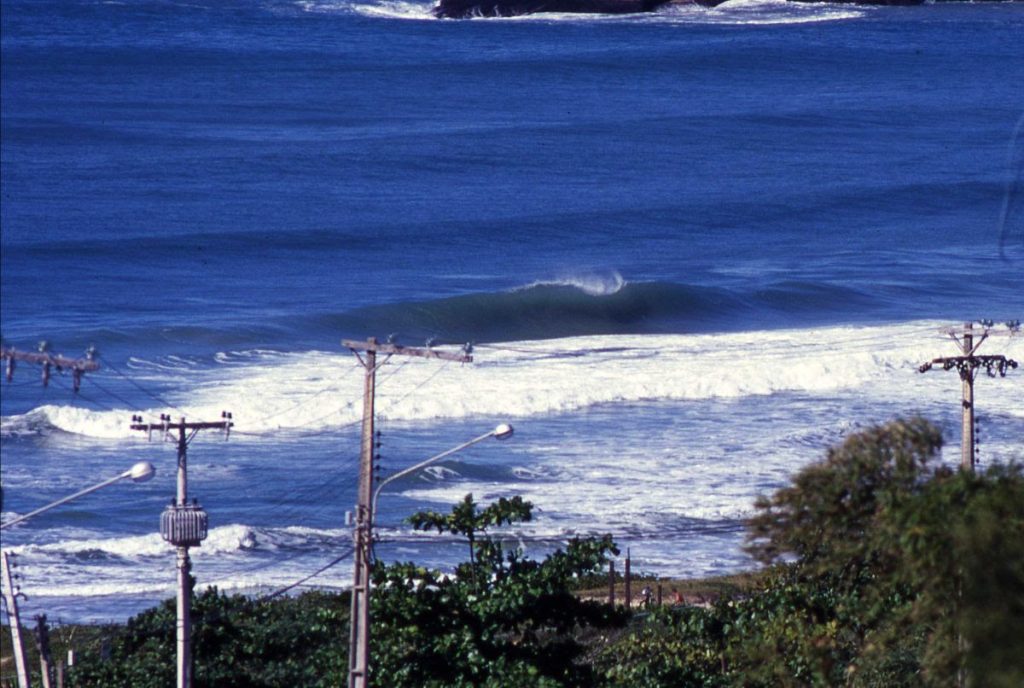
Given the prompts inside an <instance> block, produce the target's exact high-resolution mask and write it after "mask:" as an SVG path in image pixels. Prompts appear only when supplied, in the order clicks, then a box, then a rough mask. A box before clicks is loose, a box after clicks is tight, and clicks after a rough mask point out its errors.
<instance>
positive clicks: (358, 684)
mask: <svg viewBox="0 0 1024 688" xmlns="http://www.w3.org/2000/svg"><path fill="white" fill-rule="evenodd" d="M512 432H513V431H512V426H511V425H509V424H508V423H502V424H501V425H498V426H497V427H496V428H494V429H493V430H491V431H490V432H485V433H484V434H482V435H480V436H479V437H474V438H473V439H471V440H469V441H468V442H463V443H462V444H460V445H458V446H455V447H452V448H451V449H448V450H446V451H443V452H441V453H440V454H435V455H434V456H431V457H430V458H429V459H425V460H423V461H420V462H419V463H418V464H416V465H414V466H410V467H409V468H406V469H405V470H401V471H399V472H398V473H395V474H394V475H391V476H388V478H386V479H385V480H382V481H381V482H380V484H379V485H378V486H377V489H376V490H374V492H373V497H372V499H371V500H370V504H369V518H368V521H367V525H368V528H367V530H368V532H367V533H366V534H367V535H368V538H367V542H372V541H373V525H374V521H375V519H376V515H377V498H378V497H380V492H381V490H382V489H383V488H384V486H385V485H387V484H388V483H390V482H393V481H395V480H398V479H399V478H401V477H403V476H406V475H409V474H410V473H414V472H416V471H418V470H420V469H421V468H425V467H426V466H429V465H430V464H432V463H435V462H437V461H440V460H441V459H443V458H445V457H448V456H451V455H452V454H455V453H456V452H460V451H462V450H463V449H466V448H467V447H472V446H473V445H474V444H477V443H478V442H483V441H484V440H487V439H490V438H492V437H494V438H495V439H499V440H504V439H508V438H509V437H511V436H512ZM356 527H357V528H359V527H360V526H356ZM357 533H358V531H357ZM360 580H362V581H364V584H365V586H366V593H365V595H364V596H365V597H366V599H365V600H364V603H363V604H360V605H357V604H356V595H355V593H354V592H353V595H352V599H353V604H352V621H351V624H350V634H349V647H348V652H349V655H348V656H349V678H348V685H349V688H367V687H368V686H369V673H370V671H369V669H370V604H369V592H370V562H369V559H368V558H364V559H363V560H362V561H361V562H357V564H356V567H355V569H354V571H353V589H355V587H356V586H357V584H358V581H360Z"/></svg>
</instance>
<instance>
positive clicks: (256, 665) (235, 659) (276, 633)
mask: <svg viewBox="0 0 1024 688" xmlns="http://www.w3.org/2000/svg"><path fill="white" fill-rule="evenodd" d="M347 600H348V596H347V595H346V596H344V597H343V596H340V595H333V594H326V593H307V594H305V595H302V596H301V597H296V598H284V599H279V600H273V601H267V600H258V599H250V598H247V597H243V596H241V595H232V596H228V595H224V594H222V593H220V592H218V591H217V590H216V589H215V588H214V589H209V590H206V591H205V592H203V593H200V594H199V595H196V596H195V597H194V598H193V604H192V626H193V637H192V653H193V657H194V660H195V665H194V673H193V676H194V679H195V685H197V686H217V687H218V688H234V687H238V688H242V687H246V686H251V687H254V688H255V687H263V686H266V687H267V688H270V687H271V686H311V687H313V686H324V687H326V686H337V685H341V684H343V683H344V681H345V677H346V675H347V671H348V662H347V658H346V656H345V650H346V649H347V648H346V647H344V645H345V644H344V643H343V642H342V641H341V640H340V639H341V638H343V637H344V636H345V635H346V634H347V629H348V602H347ZM175 628H176V607H175V602H174V600H168V601H166V602H164V603H163V604H162V605H160V606H159V607H155V608H153V609H150V610H147V611H145V612H143V613H142V614H139V615H138V616H136V617H133V618H132V619H130V620H129V621H128V623H127V625H126V626H125V627H124V628H123V629H122V631H121V633H120V634H119V635H118V636H116V637H115V638H114V640H113V642H112V643H110V645H109V647H108V648H107V650H108V651H107V652H96V651H93V652H87V653H84V654H80V655H79V656H78V657H77V658H76V664H75V669H74V670H73V671H71V672H69V679H70V680H69V684H70V685H72V686H82V687H85V686H97V687H101V686H102V687H103V688H121V687H123V688H150V687H152V688H158V687H159V688H163V687H165V686H170V685H174V682H175V671H176V669H175V667H176V663H175V658H176V656H177V647H176V640H175Z"/></svg>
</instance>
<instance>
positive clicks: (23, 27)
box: [0, 0, 1024, 622]
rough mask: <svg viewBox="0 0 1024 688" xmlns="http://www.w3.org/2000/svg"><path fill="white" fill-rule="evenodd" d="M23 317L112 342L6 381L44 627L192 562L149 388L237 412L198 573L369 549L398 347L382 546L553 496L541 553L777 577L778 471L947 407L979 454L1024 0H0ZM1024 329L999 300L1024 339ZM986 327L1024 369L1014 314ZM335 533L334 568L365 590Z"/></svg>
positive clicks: (198, 465) (78, 616)
mask: <svg viewBox="0 0 1024 688" xmlns="http://www.w3.org/2000/svg"><path fill="white" fill-rule="evenodd" d="M0 15H2V17H0V18H2V64H0V87H2V106H0V107H2V131H0V135H2V138H0V153H2V164H0V186H2V189H0V200H2V204H0V221H2V225H0V226H2V242H0V247H2V259H0V263H2V264H0V267H2V273H0V289H2V293H0V296H2V314H0V325H2V334H3V337H4V346H5V347H16V348H17V349H18V350H21V351H33V350H35V349H36V347H37V345H38V343H39V342H40V341H41V340H46V341H48V342H49V343H50V346H51V349H52V350H53V351H55V352H59V353H62V354H64V355H66V356H71V357H75V356H80V355H83V352H84V351H85V350H86V348H87V347H89V346H91V345H92V346H95V347H96V348H97V349H98V351H99V355H98V358H97V362H98V363H99V365H100V369H99V370H98V371H95V372H90V373H87V374H86V375H85V376H84V378H83V381H82V387H81V391H80V392H79V393H78V394H75V393H74V392H73V390H72V383H71V379H70V376H69V375H67V374H66V371H65V374H59V373H57V372H55V373H54V377H53V379H52V380H51V382H50V384H49V386H47V387H43V385H42V383H41V380H40V379H39V370H38V367H34V366H32V365H29V364H24V363H23V364H21V365H19V366H18V367H17V368H16V369H15V371H14V374H13V378H12V380H11V381H10V382H6V381H5V382H3V383H2V384H0V392H2V396H0V402H2V423H0V449H2V482H3V495H4V500H3V518H4V519H5V520H6V519H8V518H14V517H16V516H17V515H19V514H25V513H27V512H29V511H31V510H32V509H34V508H36V507H38V506H41V505H43V504H46V503H48V502H50V501H53V500H56V499H59V498H61V497H63V496H65V495H68V494H70V493H73V492H75V491H77V490H79V489H81V488H83V487H86V486H88V485H91V484H93V483H96V482H99V481H100V480H103V479H105V478H107V477H111V476H113V475H116V474H118V473H120V472H122V471H124V470H126V469H127V468H128V467H130V466H131V465H132V464H133V463H135V462H136V461H140V460H146V461H151V462H152V463H153V464H154V465H155V466H156V468H157V476H156V478H155V479H153V480H151V481H149V482H147V483H143V484H138V485H133V484H130V483H118V484H116V485H113V486H110V487H108V488H105V489H103V490H102V491H99V492H97V493H95V494H92V495H89V496H86V497H83V498H82V499H80V500H78V501H76V502H72V503H71V504H68V505H65V506H63V507H61V508H58V509H54V510H53V511H50V512H48V513H46V514H44V515H41V516H38V517H36V518H34V519H32V520H30V521H27V522H26V523H24V524H22V525H19V526H15V527H12V528H10V529H8V530H5V531H4V532H3V547H4V550H5V551H7V552H10V553H13V554H14V555H15V556H16V561H17V563H18V565H19V568H18V572H19V574H20V575H21V579H20V580H19V584H20V586H21V590H22V592H24V593H25V595H26V596H27V600H24V601H23V602H22V612H23V614H24V615H25V616H26V617H30V616H31V615H33V614H41V613H45V614H47V615H48V616H49V617H50V619H51V620H62V621H65V622H68V621H77V622H91V621H104V620H114V621H117V620H124V619H126V618H127V617H128V616H130V615H132V614H134V613H137V612H138V611H140V610H142V609H145V608H147V607H149V606H152V605H154V604H156V603H157V602H159V601H160V600H162V599H166V598H168V597H172V596H173V594H174V586H175V569H174V565H175V564H174V562H175V559H174V553H173V550H172V548H171V547H170V545H167V544H166V543H164V542H163V541H162V540H161V538H160V535H159V514H160V512H161V511H162V509H163V508H164V506H165V505H166V504H167V503H168V502H169V500H170V499H171V498H172V497H173V495H174V491H175V481H174V467H175V447H174V444H173V443H168V442H162V441H160V437H159V436H158V435H159V433H157V435H155V436H154V437H152V438H151V439H150V438H147V436H146V434H145V433H141V432H136V431H133V430H131V428H130V423H131V419H132V416H133V415H136V414H138V415H142V416H143V417H144V418H146V419H147V420H152V421H157V420H158V419H159V417H160V415H161V414H163V413H168V414H171V415H172V416H173V417H174V418H175V419H177V418H180V417H185V418H186V419H187V420H190V421H201V420H205V421H211V420H218V419H219V418H220V416H221V412H222V411H229V412H231V413H232V415H233V418H234V422H235V427H234V429H233V430H232V432H231V434H230V436H229V437H224V436H223V434H221V433H219V432H215V431H204V432H201V433H199V434H197V436H196V437H195V439H194V440H193V441H192V443H191V445H190V447H189V492H190V496H194V497H196V498H197V499H198V500H199V502H200V503H201V504H202V505H203V507H204V508H205V509H206V511H207V512H208V513H209V518H210V534H209V538H208V539H207V540H206V541H204V542H203V544H202V546H201V547H198V548H194V549H193V550H192V554H193V563H194V571H193V572H194V574H195V576H196V578H197V580H198V585H199V586H200V587H204V586H208V585H216V586H218V587H219V588H220V589H222V590H225V591H239V592H245V593H248V594H267V593H271V592H273V591H275V590H277V589H279V588H282V587H284V586H287V585H291V584H293V583H296V582H297V581H301V580H303V579H306V578H307V577H309V576H310V575H311V574H313V573H314V572H316V571H317V570H319V569H321V568H322V567H324V566H325V565H326V564H328V563H329V562H331V561H333V560H335V559H338V557H340V556H341V555H343V554H344V552H345V551H346V549H348V547H349V546H350V544H351V530H350V528H349V527H348V526H347V525H346V516H345V514H346V512H347V511H351V510H352V509H353V505H354V502H355V485H356V474H357V465H358V452H359V421H360V418H361V414H362V389H363V369H362V367H361V366H360V364H359V362H358V360H357V359H356V357H355V356H354V355H353V354H352V353H351V352H350V351H349V350H348V349H346V348H345V347H343V346H342V344H341V341H342V339H358V340H365V339H366V338H368V337H378V338H379V339H380V341H386V340H387V338H389V337H390V338H392V339H393V340H394V341H395V342H398V343H400V344H403V345H406V346H416V347H424V346H428V345H429V346H436V347H437V349H438V350H440V351H448V352H457V351H459V350H461V349H462V347H464V346H465V345H466V344H471V345H472V351H473V357H474V361H473V363H471V364H460V363H453V362H446V361H440V360H426V359H416V358H411V357H407V356H405V357H403V356H395V357H393V358H392V359H390V360H389V361H388V362H387V363H386V364H385V365H384V366H383V367H382V368H381V370H380V372H379V376H378V386H379V389H378V392H379V394H378V398H377V411H378V418H379V426H378V429H379V430H380V431H381V437H380V443H381V447H380V449H379V453H380V455H381V458H380V464H381V475H382V476H387V475H389V474H393V473H394V472H395V471H398V470H401V469H403V468H405V467H408V466H411V465H413V464H414V463H416V462H417V461H420V460H421V459H425V458H427V457H430V456H432V455H435V454H437V453H440V452H442V451H444V450H446V449H448V448H450V447H452V446H454V445H457V444H459V443H461V442H463V441H465V440H468V439H470V438H473V437H476V436H478V435H480V434H482V433H484V432H487V431H488V430H489V429H491V428H493V427H494V426H495V425H496V424H497V423H501V422H508V423H511V424H512V425H513V426H514V427H515V429H516V434H515V436H514V437H512V438H511V439H509V440H507V441H505V442H502V443H500V444H499V443H496V442H483V443H480V444H477V445H474V446H473V447H472V448H469V449H467V450H465V451H464V452H462V453H460V454H457V455H454V456H452V457H450V458H448V459H445V460H444V461H442V462H441V463H439V464H437V465H436V466H434V467H432V468H430V469H428V470H427V471H425V472H422V473H420V474H417V475H414V476H409V477H407V478H403V479H401V480H398V481H395V482H394V483H391V484H389V485H388V486H387V487H386V488H385V489H384V491H383V493H382V496H381V501H380V505H379V507H380V510H379V513H378V523H379V525H380V529H379V534H380V542H378V543H377V545H376V554H377V556H378V558H380V559H381V560H384V561H397V560H403V561H404V560H413V561H417V562H420V563H422V564H426V565H432V566H438V567H442V568H444V567H450V566H452V565H453V564H454V563H455V562H457V561H459V560H460V559H461V558H462V557H463V556H464V554H465V546H464V544H463V543H460V542H458V541H455V540H452V539H450V538H446V537H441V536H438V535H436V534H427V533H417V532H414V531H412V530H411V529H410V528H409V526H408V525H406V524H405V523H404V520H403V519H404V518H405V517H406V516H408V515H410V514H411V513H413V512H415V511H417V510H421V509H428V508H429V509H436V510H446V509H447V508H449V507H450V506H451V505H452V504H453V503H454V502H455V501H457V500H459V499H461V497H462V496H463V495H465V494H467V493H472V494H473V495H474V497H475V498H476V499H477V501H480V502H486V501H488V500H492V499H495V498H497V497H500V496H511V495H522V496H523V497H524V498H526V499H528V500H530V501H531V502H533V504H534V505H535V509H536V514H535V515H536V518H535V520H534V521H532V522H530V523H526V524H521V525H518V526H515V527H512V528H509V529H507V530H506V531H503V532H502V533H501V535H502V537H505V538H508V539H509V541H510V542H514V543H518V544H521V545H522V546H523V547H524V548H525V549H526V550H527V552H528V553H529V554H531V555H532V556H543V554H544V553H545V552H547V551H550V550H551V549H552V548H554V547H557V546H559V544H560V543H563V542H565V540H566V539H567V538H570V537H573V536H575V535H590V534H601V533H612V534H613V535H614V537H615V539H616V541H617V543H618V544H619V546H620V547H621V548H622V550H623V552H622V556H624V555H625V553H626V550H627V549H628V550H629V553H630V555H631V558H632V564H633V570H634V571H638V572H641V573H650V574H655V575H661V576H678V577H687V576H704V575H714V574H720V573H728V572H733V571H740V570H744V569H749V568H752V567H754V566H755V564H754V562H753V561H752V560H751V559H750V558H749V557H747V556H746V555H745V554H744V552H743V549H742V545H743V519H744V518H745V517H746V516H748V515H750V514H751V513H752V509H753V502H754V500H755V498H756V497H757V496H758V495H762V494H770V493H771V492H772V491H773V490H775V489H777V488H779V487H781V486H783V485H785V484H786V483H787V480H788V479H789V476H791V475H792V474H793V473H794V472H795V471H797V470H799V469H800V468H801V467H802V466H805V465H807V464H808V463H810V462H812V461H815V460H817V459H820V458H822V457H823V456H824V454H825V452H826V450H827V448H828V447H829V446H831V445H833V444H834V443H836V442H838V441H840V440H841V439H842V438H843V437H844V436H845V435H847V434H848V433H850V432H852V431H856V430H857V429H858V428H863V427H866V426H869V425H872V424H875V423H881V422H885V421H888V420H891V419H893V418H896V417H900V416H907V415H910V414H915V413H919V414H922V415H924V416H926V417H928V418H930V419H932V420H933V421H935V422H936V423H937V424H938V425H940V426H941V427H942V429H943V430H944V433H945V436H946V442H947V445H946V447H945V449H944V451H943V456H942V460H943V461H946V462H949V463H950V464H951V465H952V464H957V463H958V462H959V451H960V449H959V442H960V437H959V419H960V381H959V380H958V379H957V376H956V375H955V374H954V373H952V372H942V371H933V372H930V373H928V374H924V375H922V374H920V373H918V372H917V368H918V366H919V365H920V364H921V363H923V362H925V361H928V360H931V359H932V358H934V357H937V356H944V355H953V354H955V353H956V346H955V344H954V343H953V342H952V340H951V339H950V338H949V337H948V336H946V335H944V334H942V333H941V332H940V329H941V328H943V327H945V326H949V325H956V324H962V323H964V322H967V321H975V320H978V319H987V318H990V319H993V320H994V321H996V323H1002V322H1005V321H1008V320H1013V319H1020V318H1021V316H1022V311H1024V296H1022V295H1024V288H1022V287H1024V280H1022V277H1021V275H1022V266H1024V188H1022V185H1024V181H1022V178H1021V177H1022V172H1024V170H1022V167H1024V133H1022V131H1021V130H1022V129H1024V120H1022V117H1024V90H1022V84H1024V49H1022V45H1024V44H1022V41H1021V36H1024V4H1021V3H999V4H995V3H994V4H974V3H963V4H960V3H952V4H939V5H924V6H919V7H860V6H853V5H837V4H792V3H786V2H782V1H781V0H730V1H729V2H726V3H725V4H723V5H721V6H719V7H718V8H715V9H706V8H699V7H675V8H667V9H664V10H662V11H660V12H657V13H653V14H649V15H636V16H616V17H610V16H587V17H582V16H570V15H538V16H533V17H522V18H517V19H477V20H467V21H457V20H436V19H433V18H432V16H431V14H430V5H429V3H427V2H421V1H418V0H410V1H394V0H305V1H294V0H190V1H188V2H176V1H171V0H124V1H104V2H100V1H97V0H62V1H59V2H58V1H51V0H5V2H3V4H2V5H0ZM1003 329H1004V330H1005V329H1006V328H1005V327H1004V328H1003ZM981 353H992V354H994V353H1004V354H1007V355H1009V356H1012V357H1014V358H1016V359H1017V360H1022V359H1024V345H1022V343H1021V338H1020V337H1019V336H1018V337H1002V338H996V337H993V338H992V339H990V340H989V341H987V342H985V344H984V345H983V348H982V350H981ZM1022 380H1024V372H1022V371H1021V370H1017V371H1011V372H1010V373H1009V374H1008V375H1007V376H1006V377H1005V378H999V377H997V378H995V379H989V378H988V377H982V378H981V379H980V380H979V382H978V385H977V389H976V398H977V405H978V421H979V436H980V445H979V458H980V462H981V466H982V467H984V466H986V465H990V464H992V463H996V462H1005V461H1009V460H1012V459H1014V458H1017V459H1021V458H1024V449H1022V446H1024V441H1022V440H1024V383H1022ZM350 578H351V561H350V559H342V560H341V562H340V563H339V564H337V565H335V566H333V567H330V568H327V569H326V570H325V571H323V572H322V573H320V574H319V575H316V576H314V577H312V578H309V579H308V580H305V581H304V582H303V583H302V584H301V585H300V586H299V587H297V588H295V589H296V590H301V589H305V588H306V587H309V586H320V587H325V588H337V589H341V588H344V587H345V586H347V585H348V581H349V580H350Z"/></svg>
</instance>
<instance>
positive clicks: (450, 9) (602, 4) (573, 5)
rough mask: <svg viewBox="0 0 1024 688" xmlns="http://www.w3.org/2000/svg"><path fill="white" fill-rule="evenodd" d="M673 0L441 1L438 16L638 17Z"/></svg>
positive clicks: (437, 11) (456, 17)
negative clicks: (556, 14) (552, 14)
mask: <svg viewBox="0 0 1024 688" xmlns="http://www.w3.org/2000/svg"><path fill="white" fill-rule="evenodd" d="M668 2H669V0H441V1H440V3H439V4H438V5H437V7H435V8H434V15H435V16H438V17H445V18H451V19H464V18H467V17H516V16H519V15H521V14H536V13H538V12H560V13H574V14H635V13H640V12H651V11H653V10H656V9H657V8H659V7H661V6H662V5H665V4H667V3H668Z"/></svg>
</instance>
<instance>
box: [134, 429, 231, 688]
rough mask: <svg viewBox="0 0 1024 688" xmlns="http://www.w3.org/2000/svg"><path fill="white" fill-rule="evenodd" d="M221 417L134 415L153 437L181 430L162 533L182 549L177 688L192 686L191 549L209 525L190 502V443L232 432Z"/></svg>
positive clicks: (189, 687) (193, 501) (162, 520)
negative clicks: (155, 419)
mask: <svg viewBox="0 0 1024 688" xmlns="http://www.w3.org/2000/svg"><path fill="white" fill-rule="evenodd" d="M221 417H222V418H223V420H221V421H216V422H212V423H211V422H198V423H186V422H185V419H184V418H182V419H181V420H180V421H179V422H177V423H172V422H171V417H170V416H169V415H166V414H162V415H161V416H160V423H143V422H142V417H141V416H133V417H132V430H144V431H146V432H148V433H149V434H150V436H152V433H153V431H154V430H158V431H159V432H161V433H162V435H163V436H164V437H169V438H171V439H173V438H174V435H173V434H172V432H171V431H172V430H176V431H177V443H178V476H177V478H178V485H177V487H178V489H177V495H176V498H175V501H174V502H172V504H171V505H170V506H169V507H167V509H165V510H164V512H163V513H162V514H160V534H161V535H162V536H163V539H164V540H166V541H167V542H169V543H171V544H172V545H174V546H175V547H177V548H178V557H177V570H178V623H177V645H178V662H177V675H178V683H177V688H192V639H191V606H192V599H191V598H192V586H191V584H190V581H189V573H190V572H191V570H192V562H191V560H190V559H189V556H188V548H189V547H198V546H199V545H200V543H202V541H203V540H205V539H206V534H207V530H208V528H209V518H208V517H207V515H206V512H205V511H203V508H202V507H201V506H199V504H198V502H196V500H194V499H193V500H192V503H191V504H189V503H188V445H189V442H191V441H192V439H193V438H194V437H195V436H196V435H197V434H198V433H199V431H200V430H223V431H224V432H225V433H228V432H230V430H231V427H232V426H233V425H234V423H233V422H232V420H231V414H230V413H228V412H226V411H225V412H223V413H222V414H221Z"/></svg>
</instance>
